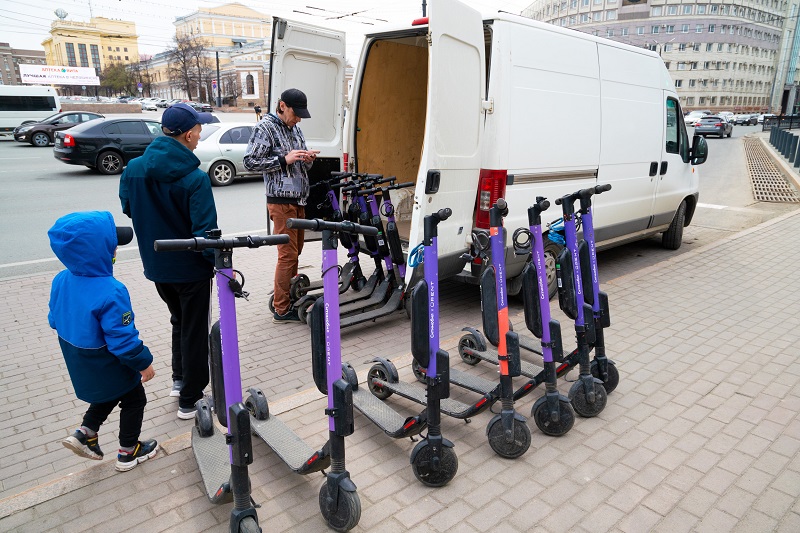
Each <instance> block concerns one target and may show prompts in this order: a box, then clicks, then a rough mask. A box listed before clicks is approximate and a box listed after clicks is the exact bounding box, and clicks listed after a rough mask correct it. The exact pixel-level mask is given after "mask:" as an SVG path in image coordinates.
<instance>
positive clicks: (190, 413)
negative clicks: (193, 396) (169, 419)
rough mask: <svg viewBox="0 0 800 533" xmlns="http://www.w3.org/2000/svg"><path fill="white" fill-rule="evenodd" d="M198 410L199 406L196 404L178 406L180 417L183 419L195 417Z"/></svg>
mask: <svg viewBox="0 0 800 533" xmlns="http://www.w3.org/2000/svg"><path fill="white" fill-rule="evenodd" d="M196 412H197V408H196V407H195V406H192V407H178V418H180V419H181V420H191V419H192V418H194V415H195V413H196Z"/></svg>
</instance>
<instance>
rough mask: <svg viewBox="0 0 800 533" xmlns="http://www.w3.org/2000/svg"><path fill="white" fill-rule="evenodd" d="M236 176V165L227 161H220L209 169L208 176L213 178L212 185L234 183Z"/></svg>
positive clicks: (219, 185) (222, 185)
mask: <svg viewBox="0 0 800 533" xmlns="http://www.w3.org/2000/svg"><path fill="white" fill-rule="evenodd" d="M235 176H236V167H234V166H233V165H232V164H230V163H228V162H227V161H218V162H217V163H214V164H213V165H211V168H210V169H208V177H209V178H211V185H216V186H217V187H224V186H225V185H230V184H231V183H233V178H234V177H235Z"/></svg>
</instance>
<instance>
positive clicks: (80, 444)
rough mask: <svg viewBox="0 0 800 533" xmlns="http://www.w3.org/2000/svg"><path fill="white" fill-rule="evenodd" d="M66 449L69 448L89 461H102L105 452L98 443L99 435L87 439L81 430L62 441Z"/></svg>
mask: <svg viewBox="0 0 800 533" xmlns="http://www.w3.org/2000/svg"><path fill="white" fill-rule="evenodd" d="M61 444H63V445H64V447H65V448H68V449H70V450H72V451H73V452H75V453H76V454H78V455H80V456H81V457H86V458H87V459H94V460H95V461H101V460H102V459H103V450H101V449H100V445H99V444H98V443H97V435H95V436H94V437H87V436H86V433H84V432H83V431H81V430H80V429H76V430H75V433H73V434H72V435H70V436H69V437H67V438H66V439H64V440H62V441H61Z"/></svg>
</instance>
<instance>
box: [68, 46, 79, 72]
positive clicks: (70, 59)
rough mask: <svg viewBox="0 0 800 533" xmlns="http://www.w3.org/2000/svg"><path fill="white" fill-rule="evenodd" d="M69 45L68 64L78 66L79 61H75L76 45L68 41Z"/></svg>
mask: <svg viewBox="0 0 800 533" xmlns="http://www.w3.org/2000/svg"><path fill="white" fill-rule="evenodd" d="M66 47H67V65H69V66H70V67H77V66H78V63H77V62H76V61H75V45H74V44H72V43H66Z"/></svg>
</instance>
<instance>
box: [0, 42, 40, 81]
mask: <svg viewBox="0 0 800 533" xmlns="http://www.w3.org/2000/svg"><path fill="white" fill-rule="evenodd" d="M20 63H26V64H31V65H44V64H46V63H45V55H44V52H42V51H41V50H21V49H17V48H11V45H9V43H0V69H2V70H0V85H21V84H22V82H21V80H20V76H19V64H20Z"/></svg>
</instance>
